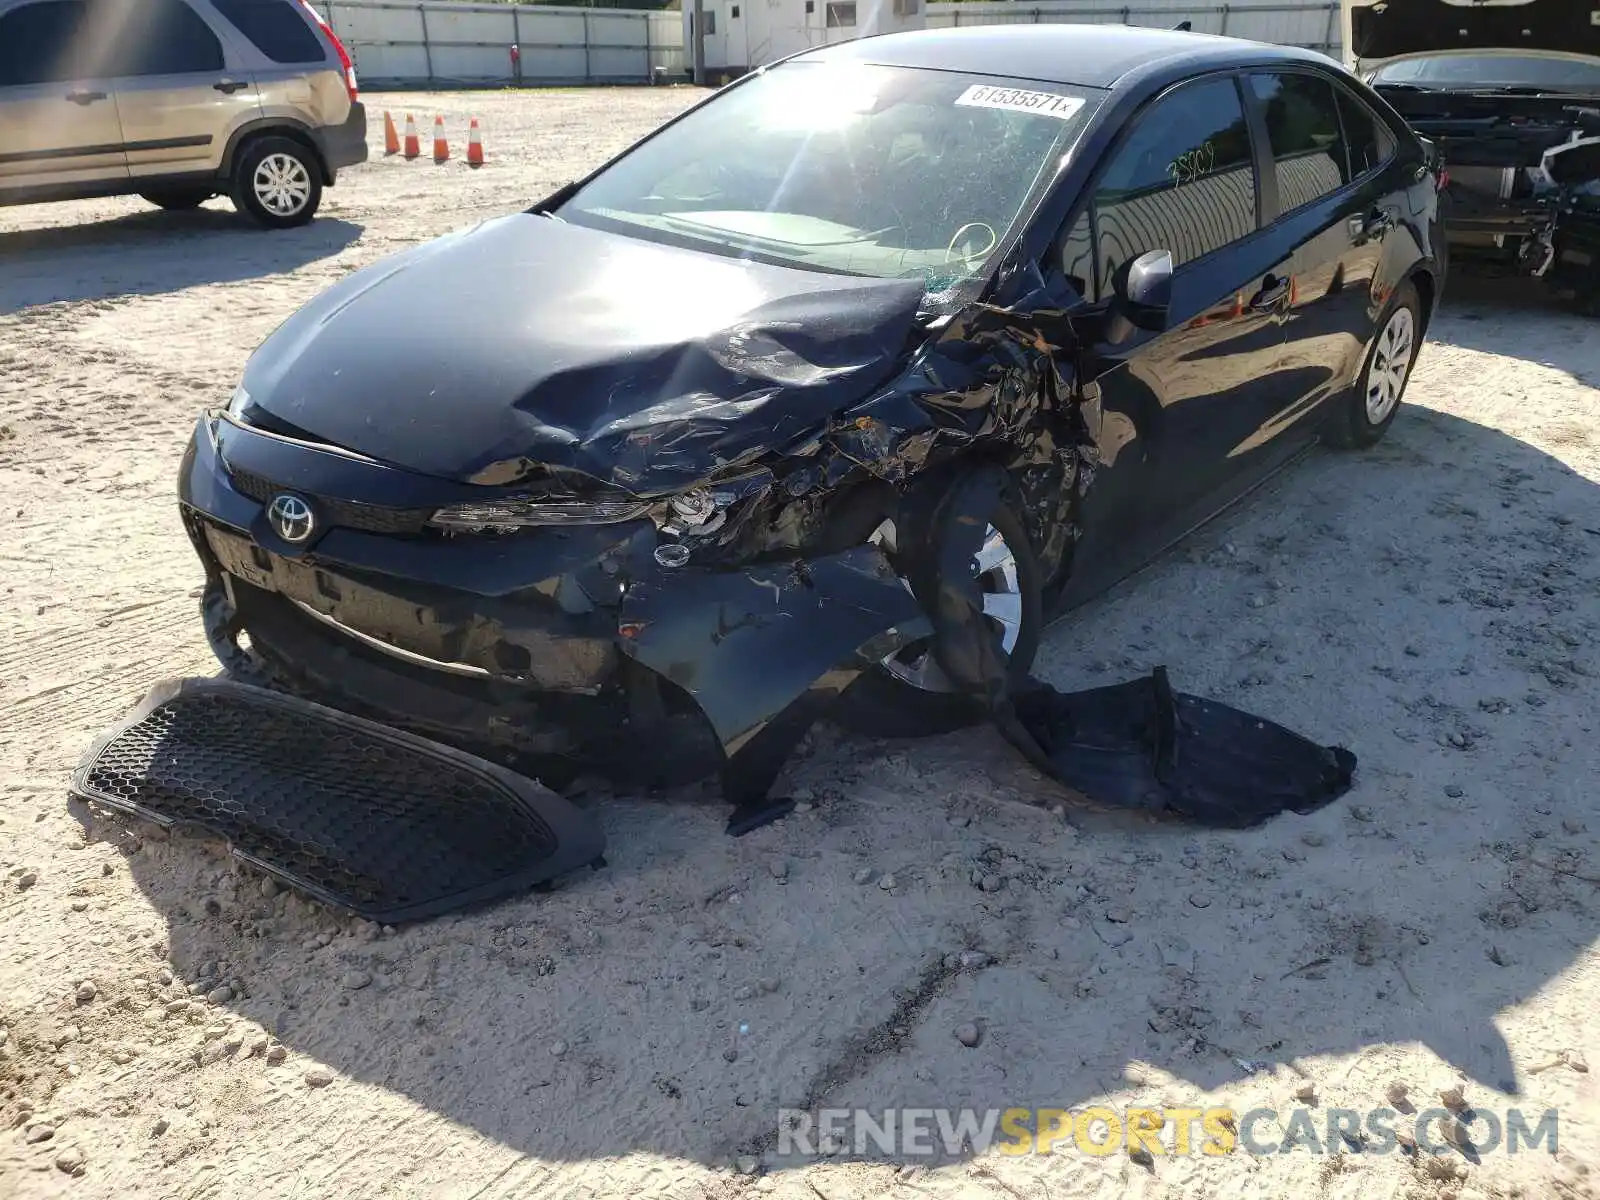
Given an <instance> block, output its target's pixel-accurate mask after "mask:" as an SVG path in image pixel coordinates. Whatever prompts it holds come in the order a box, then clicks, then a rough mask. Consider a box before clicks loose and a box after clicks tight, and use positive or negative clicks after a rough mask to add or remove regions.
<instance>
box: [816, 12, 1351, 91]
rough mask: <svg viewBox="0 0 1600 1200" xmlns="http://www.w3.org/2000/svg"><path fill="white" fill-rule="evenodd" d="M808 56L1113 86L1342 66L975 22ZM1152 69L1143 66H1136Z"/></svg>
mask: <svg viewBox="0 0 1600 1200" xmlns="http://www.w3.org/2000/svg"><path fill="white" fill-rule="evenodd" d="M797 57H798V58H800V59H803V60H807V61H819V60H826V61H830V62H843V61H849V62H862V63H870V64H873V65H876V66H888V67H926V68H930V69H932V70H939V71H963V72H968V73H971V74H974V75H1006V76H1011V77H1014V78H1021V79H1033V80H1038V81H1040V82H1046V83H1065V84H1078V85H1081V86H1084V87H1096V88H1112V87H1115V86H1116V85H1117V83H1118V81H1119V80H1121V79H1123V78H1124V77H1126V76H1129V75H1131V74H1135V73H1137V74H1139V75H1141V76H1143V75H1147V74H1152V73H1154V74H1166V73H1167V71H1166V70H1163V69H1162V68H1167V69H1169V70H1172V69H1176V68H1179V67H1182V68H1184V69H1186V70H1187V71H1189V72H1195V71H1205V70H1217V69H1222V68H1226V67H1231V66H1243V65H1247V64H1254V63H1260V62H1277V61H1286V62H1307V63H1315V64H1317V65H1319V66H1323V67H1326V66H1337V64H1336V63H1334V62H1333V60H1332V59H1330V58H1328V57H1327V56H1326V55H1323V54H1317V53H1315V52H1313V51H1310V50H1301V49H1299V48H1298V47H1294V46H1274V45H1269V44H1267V43H1265V42H1250V41H1245V40H1243V39H1241V38H1230V37H1216V36H1213V35H1211V34H1206V33H1187V32H1183V31H1180V30H1175V29H1145V28H1140V27H1137V26H1131V25H1057V24H1040V25H1032V24H1030V25H1019V24H1011V25H974V26H967V27H965V28H960V29H922V30H917V31H915V32H910V33H887V34H881V35H879V36H877V37H867V38H857V39H855V40H853V41H849V42H837V43H835V44H833V45H831V46H825V47H818V48H817V49H815V50H810V51H806V52H804V53H803V54H801V55H798V56H797ZM1141 67H1144V68H1149V70H1148V71H1140V70H1139V68H1141Z"/></svg>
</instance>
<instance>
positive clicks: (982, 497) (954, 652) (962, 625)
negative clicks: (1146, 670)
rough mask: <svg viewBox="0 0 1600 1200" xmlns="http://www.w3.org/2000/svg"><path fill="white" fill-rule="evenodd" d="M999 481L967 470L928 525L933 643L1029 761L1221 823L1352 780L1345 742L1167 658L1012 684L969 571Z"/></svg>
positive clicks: (1317, 796) (1303, 808)
mask: <svg viewBox="0 0 1600 1200" xmlns="http://www.w3.org/2000/svg"><path fill="white" fill-rule="evenodd" d="M998 486H999V479H998V475H997V474H996V472H995V471H994V470H993V469H980V470H979V471H977V472H974V473H973V474H972V475H970V476H968V477H967V478H965V479H963V480H961V481H960V482H958V483H957V485H956V486H955V487H953V488H951V489H950V490H949V492H948V493H947V498H946V499H945V501H944V502H943V503H942V504H941V505H940V506H939V507H938V509H937V510H936V512H935V516H934V519H933V523H932V525H931V526H930V527H929V528H928V529H927V530H926V531H925V533H924V535H923V537H924V541H923V545H924V547H926V548H928V549H926V550H925V552H926V553H929V554H930V555H931V557H932V560H933V561H936V562H937V563H938V576H937V579H938V583H937V591H936V594H935V595H934V596H933V597H932V603H931V606H930V608H931V612H932V617H933V623H934V628H935V630H936V633H937V636H936V638H935V640H934V643H933V646H934V653H935V655H936V656H937V658H938V661H939V666H940V667H941V668H942V669H943V670H944V672H945V674H946V675H947V676H948V677H949V678H950V679H951V680H953V681H955V682H956V684H957V685H958V686H960V687H961V688H962V689H963V690H964V691H967V692H969V693H970V694H972V695H973V696H974V697H976V698H978V699H979V700H980V702H981V703H982V704H983V705H984V707H985V708H986V709H987V711H988V714H989V716H990V719H991V720H993V721H994V723H995V725H996V727H997V728H998V729H999V731H1000V733H1001V735H1002V736H1004V737H1005V739H1006V740H1007V741H1009V742H1010V743H1011V744H1012V745H1013V746H1015V747H1016V748H1017V749H1018V750H1020V751H1021V752H1022V753H1023V755H1024V756H1026V757H1027V758H1028V760H1029V761H1030V762H1032V763H1033V764H1034V765H1035V766H1036V767H1038V768H1039V769H1040V770H1041V771H1043V772H1045V774H1047V775H1049V776H1051V777H1052V778H1054V779H1056V780H1057V781H1058V782H1060V783H1063V784H1065V785H1066V786H1068V787H1070V788H1073V789H1074V790H1076V791H1078V792H1081V793H1082V794H1083V795H1085V796H1087V797H1089V798H1090V799H1091V800H1094V801H1096V802H1098V803H1101V804H1105V805H1109V806H1111V807H1115V808H1134V809H1150V810H1156V811H1163V810H1164V811H1170V812H1173V813H1176V814H1179V815H1181V816H1184V817H1187V818H1189V819H1191V820H1194V821H1198V822H1200V823H1202V824H1205V825H1212V826H1218V827H1223V828H1248V827H1250V826H1253V825H1258V824H1260V823H1261V822H1263V821H1266V820H1267V819H1269V818H1271V817H1274V816H1277V815H1278V814H1280V813H1283V812H1285V811H1293V812H1297V813H1308V812H1312V811H1315V810H1316V809H1318V808H1321V807H1322V806H1323V805H1326V804H1329V803H1331V802H1332V801H1334V800H1337V799H1338V798H1339V797H1340V796H1342V795H1344V794H1345V793H1346V792H1347V791H1349V790H1350V785H1351V781H1352V778H1353V776H1354V773H1355V767H1356V758H1355V755H1354V754H1352V753H1351V752H1350V751H1348V750H1346V749H1344V748H1342V747H1337V746H1321V745H1318V744H1317V743H1315V742H1312V741H1310V740H1308V739H1306V738H1304V737H1301V736H1300V735H1299V734H1297V733H1294V732H1293V731H1291V730H1289V729H1285V728H1284V727H1283V726H1282V725H1278V724H1275V723H1274V722H1272V721H1268V720H1265V719H1264V718H1261V717H1256V716H1252V715H1251V714H1250V713H1246V712H1241V711H1240V710H1239V709H1236V708H1230V707H1228V706H1227V705H1225V704H1219V703H1217V702H1215V701H1212V700H1203V699H1201V698H1199V697H1197V696H1189V695H1183V694H1180V693H1175V692H1174V691H1173V690H1172V687H1171V685H1170V684H1169V683H1168V681H1167V672H1166V668H1164V667H1157V668H1156V669H1155V671H1154V672H1153V673H1152V675H1151V676H1150V677H1149V678H1148V679H1136V680H1132V681H1131V682H1128V683H1122V684H1116V685H1113V686H1111V687H1102V688H1091V689H1089V690H1087V691H1082V692H1062V691H1058V690H1057V689H1055V688H1053V687H1051V686H1049V685H1048V684H1045V683H1042V682H1040V681H1039V680H1036V679H1031V680H1029V682H1028V685H1027V686H1026V687H1024V688H1020V689H1012V688H1011V687H1010V686H1009V681H1008V672H1007V670H1006V664H1005V659H1004V657H1003V655H1002V654H1001V653H1000V645H999V635H998V634H997V633H996V631H995V630H994V628H993V627H992V626H991V625H990V624H989V623H988V622H987V621H986V620H985V619H984V617H983V607H982V606H983V600H982V596H981V595H980V594H979V591H978V585H977V581H976V579H975V578H974V573H973V572H972V571H971V570H970V569H963V568H964V566H965V564H968V563H970V562H971V561H972V558H973V556H974V555H975V554H976V553H977V550H978V547H979V545H981V543H982V538H983V529H984V522H985V519H986V514H987V513H989V512H990V511H992V508H993V505H994V502H995V499H996V496H997V495H998V492H997V490H996V489H997V488H998Z"/></svg>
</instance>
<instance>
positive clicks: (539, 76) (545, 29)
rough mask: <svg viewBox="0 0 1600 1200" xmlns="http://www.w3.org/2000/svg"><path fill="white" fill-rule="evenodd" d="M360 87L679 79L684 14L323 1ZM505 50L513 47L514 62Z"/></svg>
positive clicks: (427, 1) (430, 0) (424, 0)
mask: <svg viewBox="0 0 1600 1200" xmlns="http://www.w3.org/2000/svg"><path fill="white" fill-rule="evenodd" d="M319 7H320V8H321V10H322V14H323V15H324V16H325V17H327V18H328V22H329V24H331V25H332V26H333V30H334V32H335V33H337V34H338V35H339V40H340V41H342V42H343V43H344V44H345V46H346V48H347V49H349V51H350V56H351V57H352V58H354V59H355V63H356V74H357V75H358V76H359V77H360V79H361V82H362V83H363V84H372V85H375V86H378V87H382V86H385V85H390V86H392V85H398V84H415V85H427V86H451V85H457V86H459V85H464V84H503V85H512V86H515V85H517V84H581V83H648V82H650V81H652V80H653V79H654V78H655V77H656V76H657V74H658V72H664V73H665V74H666V76H667V77H669V78H670V79H671V80H672V82H675V83H677V82H682V80H683V78H684V67H685V65H686V60H685V58H684V52H683V14H682V13H679V12H662V11H645V10H643V9H627V8H554V7H548V6H538V5H529V4H456V3H453V2H449V0H446V2H440V0H420V2H419V0H413V2H412V3H409V4H408V3H404V2H402V0H321V3H320V4H319ZM512 46H516V47H517V50H518V54H517V56H516V57H515V58H514V57H513V55H512V53H511V48H512Z"/></svg>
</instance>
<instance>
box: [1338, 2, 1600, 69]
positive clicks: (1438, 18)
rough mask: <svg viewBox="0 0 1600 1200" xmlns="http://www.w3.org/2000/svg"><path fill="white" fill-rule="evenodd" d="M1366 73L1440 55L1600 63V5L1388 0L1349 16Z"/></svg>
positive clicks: (1352, 48)
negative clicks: (1535, 53)
mask: <svg viewBox="0 0 1600 1200" xmlns="http://www.w3.org/2000/svg"><path fill="white" fill-rule="evenodd" d="M1346 50H1347V53H1349V54H1350V55H1352V56H1354V57H1355V58H1356V59H1357V61H1359V62H1360V63H1361V65H1362V66H1363V67H1370V66H1376V65H1377V64H1378V63H1380V62H1382V61H1384V60H1386V59H1391V58H1399V57H1400V56H1402V55H1406V54H1427V53H1430V52H1438V51H1441V50H1542V51H1555V52H1560V53H1564V54H1587V55H1592V56H1594V57H1596V58H1600V0H1512V2H1510V3H1506V0H1487V2H1485V3H1476V4H1467V3H1461V2H1459V0H1388V2H1387V3H1385V4H1382V5H1379V6H1371V5H1359V6H1356V7H1352V8H1351V10H1350V45H1349V46H1348V47H1347V48H1346Z"/></svg>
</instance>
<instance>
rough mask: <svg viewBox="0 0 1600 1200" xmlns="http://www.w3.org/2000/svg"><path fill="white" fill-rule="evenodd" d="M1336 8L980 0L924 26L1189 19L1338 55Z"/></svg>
mask: <svg viewBox="0 0 1600 1200" xmlns="http://www.w3.org/2000/svg"><path fill="white" fill-rule="evenodd" d="M1339 12H1340V7H1339V4H1338V3H1337V2H1335V3H1331V4H1330V3H1328V2H1327V0H1315V2H1313V3H1309V4H1292V3H1285V2H1284V0H1276V2H1275V3H1274V2H1268V3H1261V4H1252V3H1248V2H1246V3H1242V4H1195V3H1193V2H1192V0H1139V3H1138V4H1135V5H1132V6H1129V5H1124V4H1118V3H1114V2H1112V3H1098V4H1096V3H1093V2H1092V0H1091V2H1088V3H1086V2H1085V0H1032V2H1030V0H1008V2H1003V0H992V2H983V0H979V2H978V3H971V2H968V3H960V2H956V3H942V2H936V3H932V4H929V5H928V27H929V28H930V29H937V28H949V27H951V26H958V25H1011V24H1024V25H1026V24H1057V23H1066V22H1072V23H1079V24H1085V25H1152V26H1156V27H1158V28H1164V29H1170V28H1172V27H1173V26H1175V25H1177V24H1178V23H1179V22H1181V21H1188V22H1190V27H1191V28H1192V29H1193V30H1194V31H1195V32H1196V33H1222V34H1227V35H1228V36H1229V37H1239V38H1250V39H1252V40H1253V41H1258V42H1276V43H1278V44H1279V45H1283V46H1304V47H1306V48H1308V49H1311V50H1320V51H1322V53H1324V54H1326V55H1328V56H1329V57H1331V58H1338V57H1339V56H1340V55H1339V39H1340V22H1339Z"/></svg>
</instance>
